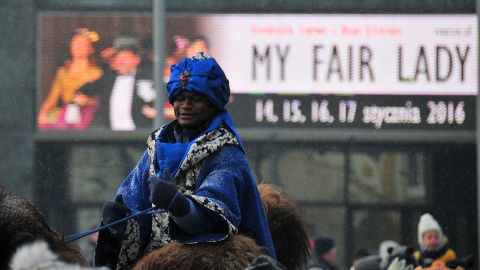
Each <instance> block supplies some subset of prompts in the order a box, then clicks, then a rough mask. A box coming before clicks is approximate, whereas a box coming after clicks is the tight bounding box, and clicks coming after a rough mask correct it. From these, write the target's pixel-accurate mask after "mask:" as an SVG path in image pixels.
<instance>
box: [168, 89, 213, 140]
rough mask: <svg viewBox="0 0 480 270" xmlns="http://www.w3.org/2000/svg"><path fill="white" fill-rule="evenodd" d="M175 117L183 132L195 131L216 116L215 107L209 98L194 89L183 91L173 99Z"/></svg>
mask: <svg viewBox="0 0 480 270" xmlns="http://www.w3.org/2000/svg"><path fill="white" fill-rule="evenodd" d="M173 110H174V112H175V118H176V119H177V121H178V124H179V125H180V127H182V132H190V131H194V130H196V129H197V128H199V127H200V126H202V125H203V124H205V123H206V122H207V121H210V120H211V119H213V118H214V117H215V112H216V110H215V107H214V106H213V104H212V103H211V102H210V101H209V100H208V98H207V97H206V96H205V95H203V94H200V93H197V92H193V91H182V92H181V93H180V94H179V95H178V97H177V98H176V99H175V100H174V101H173Z"/></svg>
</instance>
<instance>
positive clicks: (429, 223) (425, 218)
mask: <svg viewBox="0 0 480 270" xmlns="http://www.w3.org/2000/svg"><path fill="white" fill-rule="evenodd" d="M427 231H437V232H438V234H439V237H440V243H443V232H442V228H440V225H439V224H438V222H437V221H436V220H435V219H434V218H433V216H432V215H430V214H429V213H426V214H423V215H422V216H421V217H420V221H419V222H418V244H419V245H420V246H424V245H425V243H423V234H424V233H425V232H427Z"/></svg>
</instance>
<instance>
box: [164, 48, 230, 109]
mask: <svg viewBox="0 0 480 270" xmlns="http://www.w3.org/2000/svg"><path fill="white" fill-rule="evenodd" d="M170 71H171V73H170V80H169V81H168V83H167V90H168V100H169V102H170V104H172V105H173V102H174V101H175V99H176V98H177V96H178V95H179V94H180V92H182V91H195V92H198V93H201V94H203V95H205V96H207V97H208V99H209V100H210V102H212V104H213V105H214V106H215V107H216V108H217V109H220V110H223V109H225V105H227V103H228V100H229V98H230V85H229V83H228V79H227V77H226V76H225V73H224V72H223V70H222V68H221V67H220V66H219V65H218V63H217V61H216V60H215V59H214V58H212V57H211V56H210V55H208V54H206V53H203V52H199V53H197V54H196V55H195V56H193V57H192V58H185V59H183V60H182V61H180V62H179V63H178V64H176V65H172V66H171V67H170Z"/></svg>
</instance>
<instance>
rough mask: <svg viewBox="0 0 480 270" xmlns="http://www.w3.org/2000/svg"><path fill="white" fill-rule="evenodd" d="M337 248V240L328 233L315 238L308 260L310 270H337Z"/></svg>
mask: <svg viewBox="0 0 480 270" xmlns="http://www.w3.org/2000/svg"><path fill="white" fill-rule="evenodd" d="M336 254H337V250H336V248H335V240H334V239H333V238H332V237H331V236H329V235H327V234H320V235H318V236H316V237H315V238H314V247H313V252H312V256H311V258H310V259H309V261H308V262H307V269H308V270H336V269H337V267H336V266H335V265H334V262H335V259H336Z"/></svg>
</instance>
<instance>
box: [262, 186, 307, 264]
mask: <svg viewBox="0 0 480 270" xmlns="http://www.w3.org/2000/svg"><path fill="white" fill-rule="evenodd" d="M258 191H259V192H260V197H261V198H262V202H263V208H264V209H265V213H266V215H267V219H268V227H269V228H270V234H271V235H272V240H273V245H274V246H275V253H276V255H277V260H278V261H279V262H280V263H281V264H282V265H284V266H285V267H286V268H287V269H291V270H295V269H304V267H305V263H306V260H307V258H308V255H309V253H310V246H309V244H308V234H307V230H306V222H305V221H304V219H303V216H302V214H301V211H300V208H299V207H298V206H297V205H296V204H294V203H293V202H292V201H290V200H288V199H287V198H286V197H284V196H283V194H282V192H281V191H280V189H278V188H276V187H274V186H272V185H269V184H259V185H258Z"/></svg>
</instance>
